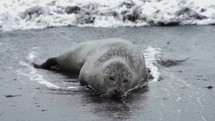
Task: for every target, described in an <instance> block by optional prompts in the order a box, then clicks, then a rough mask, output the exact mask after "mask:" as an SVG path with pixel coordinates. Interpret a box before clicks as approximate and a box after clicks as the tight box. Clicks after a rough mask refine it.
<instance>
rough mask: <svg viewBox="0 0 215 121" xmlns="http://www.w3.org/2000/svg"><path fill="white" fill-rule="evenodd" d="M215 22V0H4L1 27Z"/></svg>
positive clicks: (110, 25)
mask: <svg viewBox="0 0 215 121" xmlns="http://www.w3.org/2000/svg"><path fill="white" fill-rule="evenodd" d="M187 24H189V25H190V24H191V25H195V24H197V25H207V24H215V0H1V1H0V30H1V31H11V30H25V29H39V28H40V29H41V28H47V27H58V26H93V27H117V26H149V25H187Z"/></svg>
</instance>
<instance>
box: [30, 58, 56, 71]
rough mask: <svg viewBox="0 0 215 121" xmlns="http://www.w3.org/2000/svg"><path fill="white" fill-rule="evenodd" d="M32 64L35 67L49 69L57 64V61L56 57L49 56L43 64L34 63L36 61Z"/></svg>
mask: <svg viewBox="0 0 215 121" xmlns="http://www.w3.org/2000/svg"><path fill="white" fill-rule="evenodd" d="M32 65H33V66H34V67H35V68H40V69H49V70H51V69H52V67H54V66H57V65H58V63H57V58H49V59H47V60H46V61H45V62H44V63H43V64H41V65H39V64H36V63H32Z"/></svg>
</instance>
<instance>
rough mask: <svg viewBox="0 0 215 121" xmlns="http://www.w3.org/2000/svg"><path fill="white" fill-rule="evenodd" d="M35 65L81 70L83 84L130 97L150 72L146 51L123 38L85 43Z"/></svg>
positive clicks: (111, 95) (46, 67)
mask: <svg viewBox="0 0 215 121" xmlns="http://www.w3.org/2000/svg"><path fill="white" fill-rule="evenodd" d="M33 66H34V67H36V68H42V69H52V68H53V67H56V66H57V67H60V68H61V69H63V70H67V71H71V73H73V72H79V77H78V80H79V81H80V84H81V85H87V86H88V87H90V88H91V89H93V90H95V91H97V92H98V94H99V95H100V96H102V97H103V96H105V97H115V96H116V97H122V96H126V94H127V92H129V91H130V90H133V89H136V88H141V87H143V86H144V84H146V82H147V80H148V75H149V74H148V70H147V67H146V64H145V59H144V56H143V53H142V52H141V51H140V50H139V49H138V47H137V46H136V45H134V44H133V43H131V42H129V41H127V40H124V39H119V38H111V39H102V40H96V41H88V42H83V43H80V44H78V45H76V46H73V47H72V49H71V50H70V51H69V52H67V53H65V54H62V55H60V56H58V57H53V58H49V59H47V60H46V62H44V63H42V64H41V65H38V64H35V63H33Z"/></svg>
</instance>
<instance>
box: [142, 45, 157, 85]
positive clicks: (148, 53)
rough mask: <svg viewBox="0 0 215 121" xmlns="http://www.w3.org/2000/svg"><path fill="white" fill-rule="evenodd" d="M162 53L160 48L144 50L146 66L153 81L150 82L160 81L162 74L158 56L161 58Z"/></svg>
mask: <svg viewBox="0 0 215 121" xmlns="http://www.w3.org/2000/svg"><path fill="white" fill-rule="evenodd" d="M160 52H161V49H160V48H153V47H148V48H147V49H145V50H143V54H144V56H145V61H146V66H147V67H148V68H149V69H150V71H151V75H152V76H153V80H152V81H150V82H156V81H158V79H159V77H160V72H159V71H158V67H157V62H156V56H159V55H160Z"/></svg>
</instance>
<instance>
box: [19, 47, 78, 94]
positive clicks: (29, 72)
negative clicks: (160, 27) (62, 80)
mask: <svg viewBox="0 0 215 121" xmlns="http://www.w3.org/2000/svg"><path fill="white" fill-rule="evenodd" d="M37 49H38V48H37V47H34V48H33V50H32V51H31V52H30V53H29V54H28V56H27V57H26V59H27V60H28V61H29V62H33V60H34V58H35V57H36V56H37V53H36V50H37ZM19 64H20V65H22V66H24V67H25V69H20V70H18V71H17V73H18V75H22V76H25V77H28V78H29V79H30V80H31V81H35V82H38V83H39V84H42V85H45V86H46V87H48V88H51V89H63V90H69V89H77V88H78V86H77V87H76V86H68V87H61V86H58V85H56V84H54V83H52V82H50V81H48V80H47V79H45V78H44V76H43V75H42V74H39V73H38V72H37V70H36V69H35V68H34V67H33V66H32V65H31V64H30V63H27V62H23V61H20V62H19Z"/></svg>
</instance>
